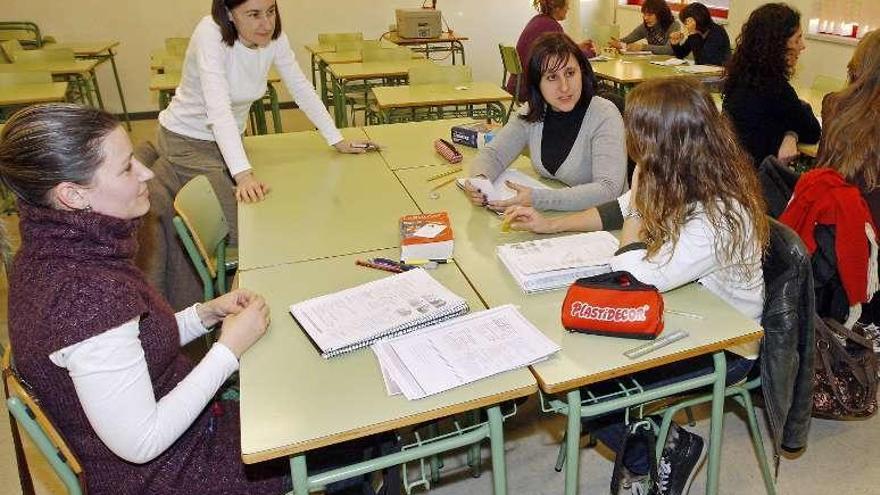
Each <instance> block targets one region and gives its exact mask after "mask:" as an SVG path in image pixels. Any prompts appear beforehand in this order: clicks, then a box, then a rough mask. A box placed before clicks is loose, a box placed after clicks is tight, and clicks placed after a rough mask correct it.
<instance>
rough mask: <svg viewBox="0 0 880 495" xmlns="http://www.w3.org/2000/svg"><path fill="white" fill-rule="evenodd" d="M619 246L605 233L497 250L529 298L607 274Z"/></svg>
mask: <svg viewBox="0 0 880 495" xmlns="http://www.w3.org/2000/svg"><path fill="white" fill-rule="evenodd" d="M618 246H619V242H618V241H617V238H616V237H614V236H613V235H611V234H610V233H608V232H604V231H603V232H589V233H586V234H574V235H568V236H563V237H551V238H539V239H534V240H531V241H525V242H517V243H513V244H504V245H501V246H498V258H500V259H501V262H502V263H504V266H506V267H507V270H508V271H509V272H510V274H511V275H512V276H513V278H514V279H515V280H516V282H517V283H518V284H519V286H520V288H522V290H523V292H525V293H527V294H528V293H531V292H537V291H542V290H552V289H560V288H562V287H568V286H569V285H571V284H572V283H574V281H575V280H577V279H579V278H582V277H591V276H593V275H598V274H600V273H605V272H608V271H610V268H609V266H608V263H609V261H610V260H611V257H612V256H614V252H615V251H617V248H618Z"/></svg>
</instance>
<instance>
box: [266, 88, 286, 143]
mask: <svg viewBox="0 0 880 495" xmlns="http://www.w3.org/2000/svg"><path fill="white" fill-rule="evenodd" d="M268 91H269V103H270V104H271V106H272V127H273V128H274V130H275V133H276V134H278V133H281V132H284V130H283V129H282V128H281V105H280V104H279V103H278V92H277V91H275V86H272V83H269V89H268Z"/></svg>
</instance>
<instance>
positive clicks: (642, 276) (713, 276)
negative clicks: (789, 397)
mask: <svg viewBox="0 0 880 495" xmlns="http://www.w3.org/2000/svg"><path fill="white" fill-rule="evenodd" d="M629 196H630V194H629V193H626V194H624V195H623V196H621V197H620V198H619V200H618V203H619V204H620V209H621V212H622V213H623V214H624V216H626V215H627V214H628V212H629V209H630V204H629ZM746 218H748V217H746ZM749 230H751V224H747V225H746V231H749ZM726 235H727V233H725V232H718V231H717V230H716V229H714V228H713V227H712V225H711V224H710V223H709V221H708V218H707V217H706V215H705V213H704V212H703V210H702V207H697V208H695V211H694V213H693V215H692V216H691V218H690V219H689V220H688V221H687V222H686V223H685V224H684V226H683V227H682V229H681V233H680V234H679V238H678V242H676V243H675V244H671V243H667V244H665V245H663V246H662V247H661V248H660V251H659V252H658V253H657V254H655V255H654V256H651V257H648V256H647V254H646V250H645V249H632V250H624V252H621V253H619V254H617V255H616V256H614V257H613V258H612V259H611V263H610V264H611V269H612V270H625V271H628V272H630V273H632V274H633V276H635V277H636V278H637V279H638V280H639V281H641V282H644V283H646V284H651V285H654V286H656V287H657V289H658V290H659V291H660V292H666V291H669V290H672V289H675V288H677V287H680V286H682V285H685V284H688V283H690V282H693V281H697V282H699V283H700V284H701V285H702V286H703V287H705V288H706V289H708V290H709V292H712V293H713V294H715V295H717V296H718V297H720V298H721V299H723V300H724V301H726V302H727V303H728V304H730V305H731V306H733V307H734V308H736V309H738V310H739V311H740V312H742V313H743V314H745V315H746V316H748V317H749V318H752V319H753V320H755V321H760V320H761V313H763V311H764V272H763V269H762V266H761V252H760V250H758V249H757V247H755V246H753V248H752V249H750V251H749V252H746V253H740V254H741V255H742V258H741V262H742V266H740V265H738V264H734V263H731V262H729V261H725V260H722V259H719V257H718V255H717V253H716V247H717V246H718V245H723V244H724V243H726V242H728V240H727V239H726ZM758 347H759V343H758V342H752V343H748V344H743V345H738V346H734V347H732V348H730V350H731V351H733V352H735V353H737V354H739V355H741V356H743V357H747V358H749V359H756V358H757V356H758Z"/></svg>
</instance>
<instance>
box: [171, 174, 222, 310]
mask: <svg viewBox="0 0 880 495" xmlns="http://www.w3.org/2000/svg"><path fill="white" fill-rule="evenodd" d="M174 211H175V212H177V215H176V216H175V217H174V220H173V222H174V229H175V230H176V231H177V235H179V236H180V240H181V241H182V242H183V246H184V248H185V249H186V252H187V254H188V255H189V259H190V261H192V263H193V265H194V266H195V268H196V272H198V274H199V278H200V279H201V280H202V289H203V294H204V300H205V301H208V300H210V299H213V298H214V296H215V295H220V294H225V293H226V273H227V270H232V269H234V268H235V267H237V265H238V253H237V251H233V250H231V249H230V250H229V251H230V252H229V253H227V246H226V242H227V237H228V236H229V224H228V223H227V221H226V216H225V215H224V214H223V208H221V207H220V200H218V199H217V195H216V194H215V193H214V189H213V188H212V187H211V183H210V182H209V181H208V178H207V177H205V176H204V175H198V176H196V177H193V179H192V180H190V181H189V182H187V183H186V184H184V186H183V187H182V188H181V189H180V191H179V192H178V193H177V196H176V197H175V198H174Z"/></svg>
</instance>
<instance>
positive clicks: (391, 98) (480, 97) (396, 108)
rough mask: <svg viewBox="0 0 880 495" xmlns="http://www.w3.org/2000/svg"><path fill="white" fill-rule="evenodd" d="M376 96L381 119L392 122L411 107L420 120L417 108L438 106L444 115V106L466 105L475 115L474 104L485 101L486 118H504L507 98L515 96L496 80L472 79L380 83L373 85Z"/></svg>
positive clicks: (498, 120) (435, 107) (436, 109)
mask: <svg viewBox="0 0 880 495" xmlns="http://www.w3.org/2000/svg"><path fill="white" fill-rule="evenodd" d="M371 91H372V92H373V94H374V95H375V97H376V106H377V107H378V108H379V115H380V121H381V122H382V123H389V122H391V121H392V119H393V117H394V115H395V113H400V112H402V111H403V110H407V109H408V110H410V111H411V116H412V120H417V119H416V116H417V113H416V109H435V111H436V112H437V115H439V116H440V117H442V116H443V107H446V106H452V105H465V106H467V113H468V116H470V117H474V116H475V114H474V108H473V107H474V106H482V105H485V107H486V110H485V113H484V114H483V116H484V117H485V118H490V117H495V118H494V120H495V121H496V122H501V121H503V120H504V115H505V113H506V111H505V108H504V102H509V101H510V100H511V99H512V98H513V97H512V96H511V95H510V93H508V92H507V91H505V90H503V89H501V88H500V87H498V85H497V84H495V83H489V82H483V81H472V82H469V83H467V84H409V85H406V86H379V87H374V88H372V89H371Z"/></svg>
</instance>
